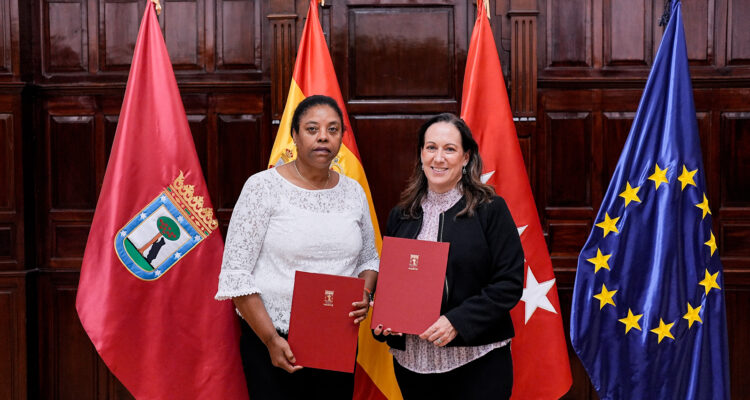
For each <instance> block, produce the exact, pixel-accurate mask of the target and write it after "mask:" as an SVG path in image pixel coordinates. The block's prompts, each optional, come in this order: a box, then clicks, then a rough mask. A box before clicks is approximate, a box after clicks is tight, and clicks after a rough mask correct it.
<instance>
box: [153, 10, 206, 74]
mask: <svg viewBox="0 0 750 400" xmlns="http://www.w3.org/2000/svg"><path fill="white" fill-rule="evenodd" d="M164 3H165V4H164V11H163V12H162V16H161V21H162V22H163V25H162V29H163V30H164V40H165V42H166V44H167V51H169V59H170V61H172V68H174V70H175V71H179V70H198V71H200V70H203V69H204V68H205V60H204V58H203V55H204V54H205V47H206V36H205V26H204V19H205V12H204V11H203V10H205V8H206V7H205V1H204V0H171V1H168V2H164Z"/></svg>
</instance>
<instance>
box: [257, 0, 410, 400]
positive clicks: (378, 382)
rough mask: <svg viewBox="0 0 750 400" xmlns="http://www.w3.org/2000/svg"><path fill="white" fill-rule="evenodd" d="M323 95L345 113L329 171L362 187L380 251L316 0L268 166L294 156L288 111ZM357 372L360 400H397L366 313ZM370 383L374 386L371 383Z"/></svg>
mask: <svg viewBox="0 0 750 400" xmlns="http://www.w3.org/2000/svg"><path fill="white" fill-rule="evenodd" d="M316 94H322V95H326V96H329V97H332V98H333V99H335V100H336V102H337V103H338V104H339V107H340V108H341V111H342V112H343V114H344V121H343V123H344V126H345V127H346V130H345V131H344V137H343V143H342V145H341V150H340V151H339V154H338V155H336V158H334V160H333V162H332V163H331V169H333V170H335V171H337V172H339V173H342V174H344V175H346V176H348V177H350V178H352V179H354V180H356V181H357V182H359V184H360V185H362V189H364V191H365V194H366V195H367V201H368V203H369V205H370V218H371V219H372V226H373V228H374V229H375V241H376V245H377V248H378V251H380V247H381V244H382V238H381V235H380V228H379V226H378V219H377V216H376V215H375V207H374V206H373V203H372V195H371V193H370V185H369V184H368V183H367V177H366V176H365V170H364V168H363V167H362V161H361V158H360V156H359V150H357V143H356V142H355V141H354V133H353V131H352V126H351V124H350V123H349V115H348V113H347V112H346V108H345V107H344V99H343V98H342V96H341V89H340V88H339V84H338V80H337V79H336V72H335V71H334V69H333V62H332V61H331V55H330V53H329V52H328V47H327V45H326V41H325V37H324V36H323V30H322V28H321V27H320V20H319V18H318V0H311V1H310V9H309V10H308V12H307V20H306V22H305V27H304V29H303V30H302V39H301V40H300V44H299V49H298V51H297V60H296V62H295V64H294V73H293V74H292V82H291V85H290V87H289V96H288V98H287V101H286V106H285V107H284V113H283V115H282V117H281V123H280V124H279V130H278V133H277V134H276V140H275V141H274V144H273V149H272V150H271V158H270V160H269V167H274V166H278V165H282V164H284V163H287V162H289V161H292V160H294V159H295V158H296V157H297V153H296V148H295V147H294V144H293V142H292V137H291V134H290V132H291V127H292V126H291V125H292V115H293V114H294V110H295V109H296V108H297V105H298V104H299V103H300V102H301V101H302V100H304V99H305V98H306V97H308V96H312V95H316ZM357 364H358V366H357V370H358V371H357V373H356V374H355V376H356V378H355V393H357V396H356V397H357V398H358V399H382V398H384V397H385V398H387V399H401V398H402V397H401V391H400V390H399V388H398V384H397V383H396V378H395V376H394V374H393V362H392V356H391V355H390V353H389V352H388V346H387V345H385V344H384V343H380V342H377V341H375V340H374V339H373V338H372V335H371V333H370V316H368V318H367V319H366V320H365V321H363V322H362V323H361V325H360V335H359V352H358V355H357ZM373 386H374V387H373Z"/></svg>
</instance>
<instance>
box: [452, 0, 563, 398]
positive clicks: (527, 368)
mask: <svg viewBox="0 0 750 400" xmlns="http://www.w3.org/2000/svg"><path fill="white" fill-rule="evenodd" d="M482 3H483V2H482V1H479V2H478V3H477V7H478V9H479V12H478V15H477V20H476V23H475V25H474V31H473V32H472V35H471V44H470V46H469V54H468V58H467V61H466V75H465V76H464V86H463V97H462V103H461V117H462V118H463V119H464V121H466V123H467V124H468V125H469V127H470V128H471V131H472V133H473V134H474V137H475V139H476V140H477V143H479V152H480V154H481V156H482V161H483V162H484V171H483V175H482V180H483V181H485V182H486V183H489V184H491V185H493V186H494V187H495V190H496V191H497V193H498V194H499V195H500V196H502V197H503V198H504V199H505V201H506V202H507V203H508V207H509V208H510V211H511V214H512V215H513V220H514V221H515V222H516V225H517V226H518V232H519V235H520V236H521V243H522V245H523V250H524V254H525V256H526V262H525V265H524V269H525V279H524V290H523V297H522V299H521V301H520V302H519V304H518V305H517V306H516V307H515V308H514V309H513V310H512V311H511V317H512V318H513V325H514V328H515V331H516V336H515V338H513V341H512V342H511V346H512V347H511V349H512V353H513V395H512V397H513V398H514V399H557V398H560V397H561V396H562V395H564V394H565V393H566V392H567V391H568V389H569V388H570V385H571V383H572V378H571V375H570V364H569V361H568V352H567V347H566V343H565V336H564V332H563V326H562V317H561V316H560V302H559V300H558V297H557V288H556V286H555V276H554V273H553V270H552V261H551V260H550V257H549V252H548V251H547V246H546V244H545V242H544V236H543V233H542V227H541V224H540V223H539V216H538V214H537V210H536V206H535V203H534V197H533V195H532V193H531V186H530V184H529V180H528V175H527V174H526V167H525V165H524V162H523V156H522V154H521V149H520V147H519V144H518V137H517V136H516V128H515V125H514V124H513V114H512V112H511V108H510V103H509V102H508V94H507V91H506V89H505V81H504V80H503V75H502V70H501V68H500V59H499V57H498V54H497V48H496V47H495V40H494V38H493V37H492V30H491V29H490V25H489V21H488V19H487V13H486V10H485V7H484V6H483V5H482Z"/></svg>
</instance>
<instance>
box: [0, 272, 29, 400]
mask: <svg viewBox="0 0 750 400" xmlns="http://www.w3.org/2000/svg"><path fill="white" fill-rule="evenodd" d="M24 282H25V274H23V273H14V274H8V273H1V272H0V383H2V384H0V398H2V399H25V398H26V396H27V389H26V365H27V362H26V290H25V284H24Z"/></svg>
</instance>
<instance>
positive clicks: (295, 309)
mask: <svg viewBox="0 0 750 400" xmlns="http://www.w3.org/2000/svg"><path fill="white" fill-rule="evenodd" d="M364 288H365V281H364V279H359V278H352V277H348V276H338V275H326V274H314V273H310V272H302V271H297V272H296V273H295V275H294V294H293V295H292V314H291V317H290V321H289V339H288V341H289V347H291V349H292V353H294V357H295V358H296V359H297V363H296V364H295V365H301V366H303V367H310V368H319V369H327V370H332V371H341V372H354V359H355V356H356V352H357V333H358V332H359V326H358V325H355V324H354V318H352V317H350V316H349V313H350V312H351V311H352V309H353V308H352V303H353V302H355V301H362V299H363V296H364Z"/></svg>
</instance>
